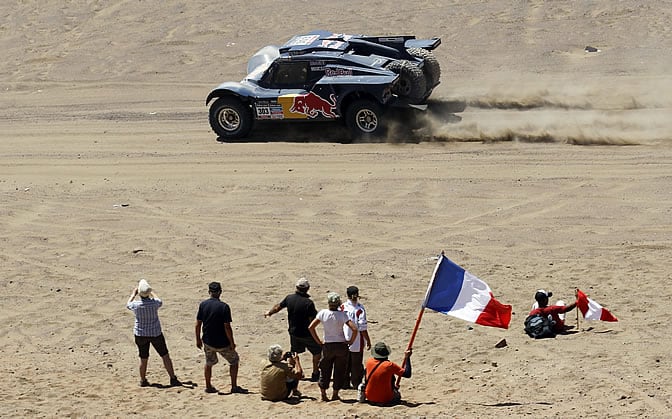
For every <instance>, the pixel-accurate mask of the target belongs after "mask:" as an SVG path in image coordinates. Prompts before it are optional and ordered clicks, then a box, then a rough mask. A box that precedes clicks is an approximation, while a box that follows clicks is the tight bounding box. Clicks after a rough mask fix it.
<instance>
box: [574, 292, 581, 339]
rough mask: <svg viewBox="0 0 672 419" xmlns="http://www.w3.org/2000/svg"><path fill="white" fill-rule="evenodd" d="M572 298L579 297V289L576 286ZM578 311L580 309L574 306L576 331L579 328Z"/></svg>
mask: <svg viewBox="0 0 672 419" xmlns="http://www.w3.org/2000/svg"><path fill="white" fill-rule="evenodd" d="M574 298H577V299H578V298H579V289H578V288H576V289H575V290H574ZM579 311H581V310H579V308H578V307H576V331H577V332H578V331H579V330H580V329H579Z"/></svg>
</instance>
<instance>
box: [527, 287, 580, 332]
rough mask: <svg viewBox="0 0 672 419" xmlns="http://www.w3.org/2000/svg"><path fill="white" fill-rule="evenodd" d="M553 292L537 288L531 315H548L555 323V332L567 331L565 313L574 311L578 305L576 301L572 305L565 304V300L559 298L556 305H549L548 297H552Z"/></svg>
mask: <svg viewBox="0 0 672 419" xmlns="http://www.w3.org/2000/svg"><path fill="white" fill-rule="evenodd" d="M552 296H553V293H552V292H550V291H545V290H537V292H536V293H535V294H534V299H535V303H534V305H533V306H532V310H531V311H530V314H529V315H530V316H533V315H535V314H540V315H542V316H548V317H549V318H550V319H551V322H552V323H553V331H554V332H555V333H563V332H565V331H566V329H567V328H566V327H565V313H567V312H568V311H572V310H573V309H574V307H576V302H573V303H572V304H570V305H565V303H564V301H562V300H558V302H557V303H556V304H555V305H552V306H549V305H548V299H549V297H552Z"/></svg>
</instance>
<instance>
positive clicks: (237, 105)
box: [210, 96, 253, 140]
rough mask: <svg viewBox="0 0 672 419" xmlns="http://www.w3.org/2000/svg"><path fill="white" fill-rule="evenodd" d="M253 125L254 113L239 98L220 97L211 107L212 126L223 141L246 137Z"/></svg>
mask: <svg viewBox="0 0 672 419" xmlns="http://www.w3.org/2000/svg"><path fill="white" fill-rule="evenodd" d="M252 123H253V119H252V111H251V110H250V108H249V107H248V106H247V105H245V104H244V103H243V102H242V101H240V99H238V98H235V97H232V96H225V97H220V98H219V99H217V100H216V101H215V102H214V103H213V104H212V106H210V126H211V127H212V130H213V131H214V132H215V134H217V135H218V136H219V138H221V139H224V140H233V139H237V138H244V137H246V136H247V135H248V134H249V133H250V130H251V129H252Z"/></svg>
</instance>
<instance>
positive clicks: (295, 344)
mask: <svg viewBox="0 0 672 419" xmlns="http://www.w3.org/2000/svg"><path fill="white" fill-rule="evenodd" d="M309 289H310V283H309V282H308V280H307V279H306V278H300V279H299V280H298V281H297V283H296V292H295V293H294V294H289V295H288V296H286V297H285V298H284V299H283V300H282V301H280V302H279V303H278V304H276V305H274V306H273V308H271V309H270V310H268V311H267V312H266V313H264V317H271V315H273V314H275V313H277V312H278V311H280V310H282V309H283V308H287V323H288V324H289V329H288V331H289V340H290V344H291V351H292V352H294V353H296V354H300V353H303V352H305V351H306V349H308V351H309V352H310V353H311V354H312V355H313V374H312V375H311V377H310V381H317V380H318V379H319V378H320V370H319V367H318V364H319V362H320V356H321V354H322V347H321V346H320V345H319V344H318V343H317V342H315V339H313V336H312V335H311V334H310V331H309V330H308V325H309V324H310V322H311V321H313V319H314V318H315V316H316V315H317V310H316V309H315V304H314V303H313V301H312V300H311V299H310V295H308V290H309Z"/></svg>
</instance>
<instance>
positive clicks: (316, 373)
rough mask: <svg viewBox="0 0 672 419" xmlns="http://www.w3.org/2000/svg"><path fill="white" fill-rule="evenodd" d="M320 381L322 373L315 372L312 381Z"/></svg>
mask: <svg viewBox="0 0 672 419" xmlns="http://www.w3.org/2000/svg"><path fill="white" fill-rule="evenodd" d="M319 379H320V372H319V371H317V372H314V373H313V374H312V375H311V376H310V381H312V382H313V383H316V382H318V381H319Z"/></svg>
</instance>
